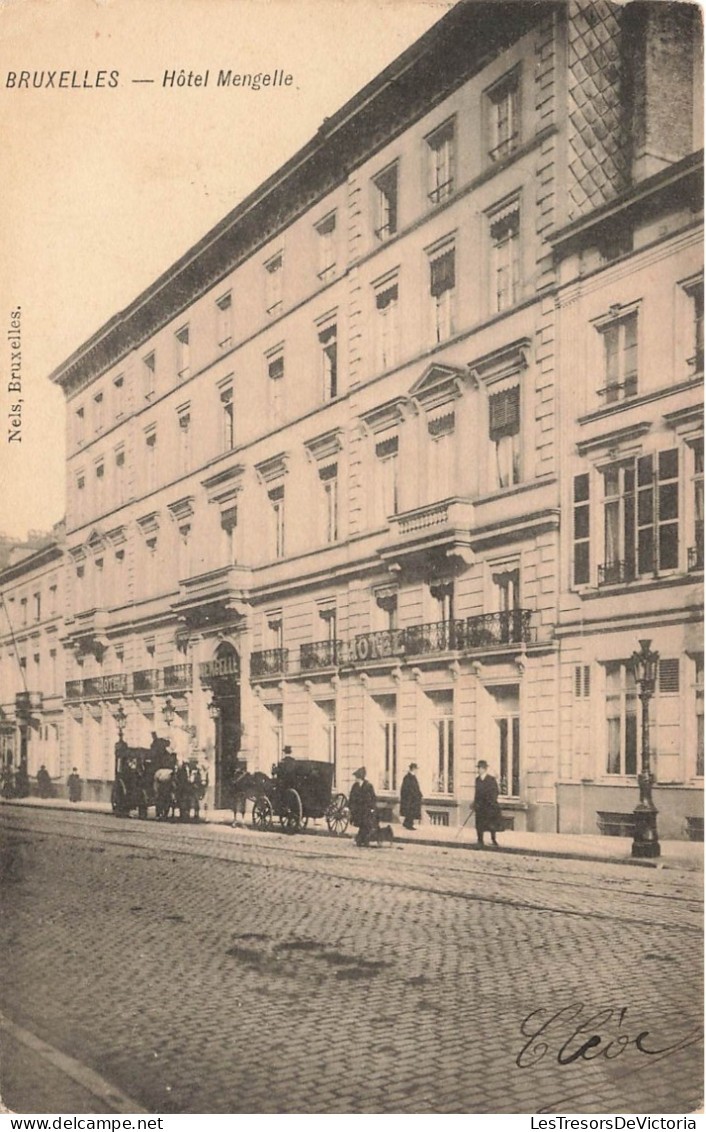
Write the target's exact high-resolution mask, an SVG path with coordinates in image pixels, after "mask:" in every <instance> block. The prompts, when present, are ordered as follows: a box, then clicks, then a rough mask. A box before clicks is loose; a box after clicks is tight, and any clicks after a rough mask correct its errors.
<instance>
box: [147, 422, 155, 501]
mask: <svg viewBox="0 0 706 1132" xmlns="http://www.w3.org/2000/svg"><path fill="white" fill-rule="evenodd" d="M145 473H146V481H147V490H148V491H153V490H154V488H155V487H156V486H157V429H156V428H154V427H153V428H150V429H148V430H147V431H146V432H145Z"/></svg>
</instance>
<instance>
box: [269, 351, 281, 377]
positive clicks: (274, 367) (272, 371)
mask: <svg viewBox="0 0 706 1132" xmlns="http://www.w3.org/2000/svg"><path fill="white" fill-rule="evenodd" d="M267 372H268V374H269V376H270V377H271V378H272V379H273V380H277V378H280V377H284V358H283V357H282V356H280V357H278V358H272V360H271V362H270V363H269V365H268V367H267Z"/></svg>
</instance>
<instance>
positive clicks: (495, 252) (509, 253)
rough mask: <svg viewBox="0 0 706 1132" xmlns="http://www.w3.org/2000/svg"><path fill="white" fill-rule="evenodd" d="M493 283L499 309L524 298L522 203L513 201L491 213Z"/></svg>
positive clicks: (495, 303)
mask: <svg viewBox="0 0 706 1132" xmlns="http://www.w3.org/2000/svg"><path fill="white" fill-rule="evenodd" d="M490 238H491V241H492V270H491V275H492V287H493V296H494V307H495V310H496V311H504V310H507V309H508V308H509V307H513V306H514V305H515V303H517V302H518V301H519V298H520V206H519V202H518V201H513V202H511V204H509V205H508V206H507V207H505V208H503V209H502V210H500V211H499V212H498V213H496V214H494V215H492V216H491V217H490Z"/></svg>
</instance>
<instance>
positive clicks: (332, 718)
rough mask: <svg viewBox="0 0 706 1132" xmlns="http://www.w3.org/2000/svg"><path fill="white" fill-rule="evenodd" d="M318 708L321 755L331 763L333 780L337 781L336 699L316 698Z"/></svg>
mask: <svg viewBox="0 0 706 1132" xmlns="http://www.w3.org/2000/svg"><path fill="white" fill-rule="evenodd" d="M316 707H317V709H318V712H317V714H318V722H319V725H320V728H321V748H320V749H321V752H322V757H323V758H324V760H325V761H326V762H329V763H331V765H332V766H333V781H334V782H336V781H337V775H338V767H337V760H338V749H337V747H338V744H337V734H336V701H335V700H318V701H317V703H316Z"/></svg>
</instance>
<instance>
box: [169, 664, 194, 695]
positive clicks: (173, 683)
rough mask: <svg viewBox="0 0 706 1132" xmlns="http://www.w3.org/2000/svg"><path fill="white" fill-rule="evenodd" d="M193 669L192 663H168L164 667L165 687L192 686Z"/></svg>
mask: <svg viewBox="0 0 706 1132" xmlns="http://www.w3.org/2000/svg"><path fill="white" fill-rule="evenodd" d="M192 676H193V669H192V666H191V665H190V664H168V665H167V666H166V668H165V669H164V687H165V688H170V689H178V688H190V687H191V684H192Z"/></svg>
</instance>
